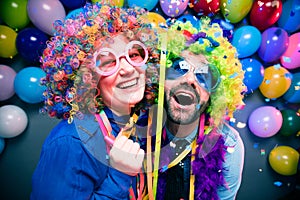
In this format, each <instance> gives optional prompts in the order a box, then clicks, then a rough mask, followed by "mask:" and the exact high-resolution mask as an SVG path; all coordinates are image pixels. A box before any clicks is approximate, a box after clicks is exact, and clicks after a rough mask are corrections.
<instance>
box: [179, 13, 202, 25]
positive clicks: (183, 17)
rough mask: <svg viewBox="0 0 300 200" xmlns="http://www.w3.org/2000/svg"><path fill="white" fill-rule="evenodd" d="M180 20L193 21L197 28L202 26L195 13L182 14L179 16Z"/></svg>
mask: <svg viewBox="0 0 300 200" xmlns="http://www.w3.org/2000/svg"><path fill="white" fill-rule="evenodd" d="M178 20H179V21H181V22H187V21H189V22H191V24H192V25H193V26H194V27H195V28H197V29H198V28H199V27H200V24H199V23H200V21H199V19H198V18H197V17H195V16H194V15H191V14H184V15H181V16H180V17H179V18H178Z"/></svg>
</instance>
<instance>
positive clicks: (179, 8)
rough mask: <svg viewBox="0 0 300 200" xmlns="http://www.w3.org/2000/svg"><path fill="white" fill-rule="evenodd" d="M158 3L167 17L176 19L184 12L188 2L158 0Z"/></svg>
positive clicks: (187, 0)
mask: <svg viewBox="0 0 300 200" xmlns="http://www.w3.org/2000/svg"><path fill="white" fill-rule="evenodd" d="M159 3H160V7H161V9H162V10H163V12H164V13H165V14H166V15H167V16H169V17H178V16H179V15H181V14H182V13H183V12H184V11H185V10H186V8H187V6H188V3H189V0H180V1H179V0H177V1H168V0H159Z"/></svg>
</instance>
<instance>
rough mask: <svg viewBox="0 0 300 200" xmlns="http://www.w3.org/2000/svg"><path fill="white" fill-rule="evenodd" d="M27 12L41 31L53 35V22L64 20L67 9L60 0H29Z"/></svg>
mask: <svg viewBox="0 0 300 200" xmlns="http://www.w3.org/2000/svg"><path fill="white" fill-rule="evenodd" d="M27 12H28V16H29V18H30V20H31V22H32V23H33V24H34V25H35V26H36V27H37V28H38V29H40V30H41V31H43V32H45V33H47V34H49V35H52V36H53V23H54V22H55V21H56V20H61V21H64V19H65V17H66V11H65V8H64V6H63V5H62V3H61V2H60V1H59V0H29V1H28V3H27Z"/></svg>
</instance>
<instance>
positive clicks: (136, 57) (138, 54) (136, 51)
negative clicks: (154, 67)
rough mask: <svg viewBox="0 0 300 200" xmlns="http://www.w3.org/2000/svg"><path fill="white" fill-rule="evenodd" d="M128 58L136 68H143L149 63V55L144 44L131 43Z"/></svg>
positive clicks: (128, 48)
mask: <svg viewBox="0 0 300 200" xmlns="http://www.w3.org/2000/svg"><path fill="white" fill-rule="evenodd" d="M126 58H127V60H128V62H130V63H131V64H132V65H134V66H142V65H144V64H145V63H146V62H147V59H148V54H147V52H146V49H145V47H144V46H142V44H140V43H138V42H131V43H129V45H128V47H127V55H126Z"/></svg>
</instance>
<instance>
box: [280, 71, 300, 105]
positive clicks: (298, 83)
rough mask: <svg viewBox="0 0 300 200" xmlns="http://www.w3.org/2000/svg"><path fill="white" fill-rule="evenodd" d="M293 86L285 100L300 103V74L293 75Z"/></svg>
mask: <svg viewBox="0 0 300 200" xmlns="http://www.w3.org/2000/svg"><path fill="white" fill-rule="evenodd" d="M292 77H293V78H292V84H291V86H290V87H289V89H288V91H287V92H286V93H284V95H283V99H285V100H286V101H287V102H289V103H300V72H298V73H294V74H292Z"/></svg>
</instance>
